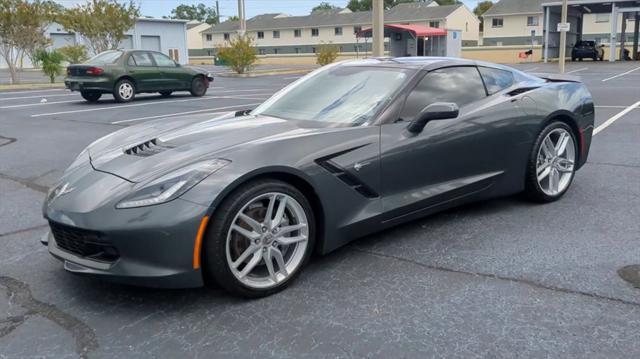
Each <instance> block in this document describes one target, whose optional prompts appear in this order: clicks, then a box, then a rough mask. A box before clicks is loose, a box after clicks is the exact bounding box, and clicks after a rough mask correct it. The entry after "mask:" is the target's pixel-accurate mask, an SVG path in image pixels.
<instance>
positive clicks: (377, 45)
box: [372, 0, 384, 57]
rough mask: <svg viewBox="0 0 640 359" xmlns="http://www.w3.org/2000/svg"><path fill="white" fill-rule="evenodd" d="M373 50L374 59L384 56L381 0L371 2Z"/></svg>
mask: <svg viewBox="0 0 640 359" xmlns="http://www.w3.org/2000/svg"><path fill="white" fill-rule="evenodd" d="M372 20H373V21H372V25H373V26H372V33H373V44H372V45H373V49H372V52H373V53H372V55H373V56H374V57H381V56H384V7H383V1H382V0H373V19H372Z"/></svg>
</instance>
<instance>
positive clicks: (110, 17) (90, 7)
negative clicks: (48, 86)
mask: <svg viewBox="0 0 640 359" xmlns="http://www.w3.org/2000/svg"><path fill="white" fill-rule="evenodd" d="M3 1H4V0H3ZM139 16H140V9H139V8H138V7H137V6H136V5H135V4H134V3H133V1H131V2H129V3H128V4H124V3H119V2H116V1H115V0H90V1H89V0H88V1H87V3H85V4H84V5H80V6H77V7H75V8H71V9H65V11H64V12H63V13H62V14H61V15H60V16H59V17H58V19H57V22H59V23H60V24H61V25H62V26H64V28H65V29H67V30H68V31H71V32H74V33H79V34H80V35H82V36H83V37H84V38H85V39H87V42H88V44H89V46H90V47H91V49H92V50H93V52H94V53H96V54H97V53H100V52H103V51H107V50H114V49H117V48H118V46H119V45H120V42H121V41H122V40H124V39H125V38H126V35H125V32H126V31H128V30H129V29H131V28H132V27H133V25H134V24H135V22H136V18H137V17H139Z"/></svg>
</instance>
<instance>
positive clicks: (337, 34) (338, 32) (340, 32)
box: [333, 27, 342, 36]
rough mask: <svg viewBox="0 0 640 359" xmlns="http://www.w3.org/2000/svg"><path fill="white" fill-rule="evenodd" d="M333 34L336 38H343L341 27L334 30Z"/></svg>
mask: <svg viewBox="0 0 640 359" xmlns="http://www.w3.org/2000/svg"><path fill="white" fill-rule="evenodd" d="M333 33H334V35H336V36H342V28H341V27H336V28H334V29H333Z"/></svg>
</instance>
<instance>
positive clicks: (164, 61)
mask: <svg viewBox="0 0 640 359" xmlns="http://www.w3.org/2000/svg"><path fill="white" fill-rule="evenodd" d="M151 56H153V59H154V60H156V64H157V65H158V66H160V67H176V63H175V62H174V61H173V60H171V58H169V56H167V55H164V54H160V53H157V52H152V53H151Z"/></svg>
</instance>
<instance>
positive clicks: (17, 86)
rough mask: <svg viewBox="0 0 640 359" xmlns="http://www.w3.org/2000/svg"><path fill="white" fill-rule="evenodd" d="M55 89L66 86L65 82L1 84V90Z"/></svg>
mask: <svg viewBox="0 0 640 359" xmlns="http://www.w3.org/2000/svg"><path fill="white" fill-rule="evenodd" d="M52 88H53V89H55V88H62V89H63V88H64V83H62V82H56V83H35V84H30V83H26V84H15V85H9V84H0V92H1V91H3V90H37V89H52Z"/></svg>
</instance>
